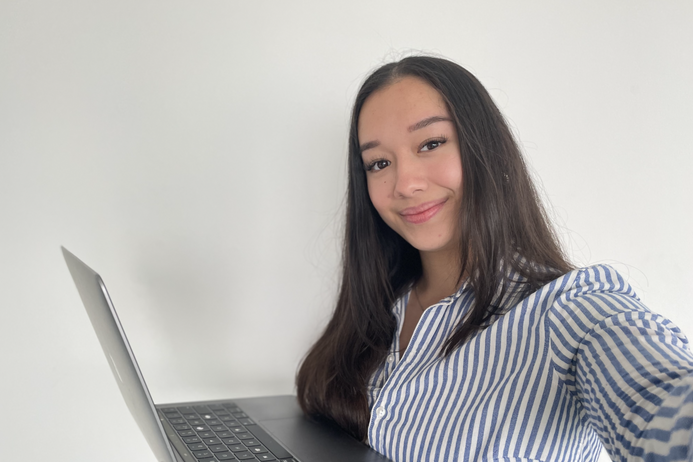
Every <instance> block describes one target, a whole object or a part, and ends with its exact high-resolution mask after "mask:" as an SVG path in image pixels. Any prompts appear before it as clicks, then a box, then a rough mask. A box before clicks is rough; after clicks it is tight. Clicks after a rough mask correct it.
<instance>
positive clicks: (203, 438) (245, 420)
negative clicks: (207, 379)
mask: <svg viewBox="0 0 693 462" xmlns="http://www.w3.org/2000/svg"><path fill="white" fill-rule="evenodd" d="M159 413H160V415H163V417H165V420H164V419H163V418H162V422H163V423H164V426H167V425H166V423H168V425H169V426H170V427H171V428H172V429H173V431H170V428H169V429H167V430H168V431H167V432H166V433H167V434H169V436H173V435H172V434H176V435H177V436H178V437H179V440H178V441H176V438H174V437H171V438H170V439H171V441H172V442H173V444H174V446H176V449H178V452H179V453H181V455H182V456H183V458H184V459H185V460H186V462H188V461H189V462H193V461H196V462H225V461H234V460H241V461H250V462H252V461H256V460H260V461H264V460H266V461H276V462H298V460H297V459H294V458H293V456H292V455H291V453H289V451H287V450H286V449H284V447H282V445H281V444H279V443H278V442H277V441H276V440H275V439H274V438H272V436H270V435H269V434H268V433H267V432H266V431H265V430H263V429H262V428H261V427H260V426H259V425H257V424H256V423H255V422H253V421H252V420H251V419H250V418H249V417H248V416H247V415H246V414H245V413H244V412H243V410H242V409H241V408H239V407H238V406H236V405H235V404H234V403H232V402H226V403H217V404H209V405H199V406H177V407H166V408H160V409H159Z"/></svg>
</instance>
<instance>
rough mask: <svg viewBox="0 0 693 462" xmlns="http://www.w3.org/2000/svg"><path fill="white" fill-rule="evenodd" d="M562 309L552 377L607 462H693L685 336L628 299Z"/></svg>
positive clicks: (620, 296) (598, 294) (691, 366)
mask: <svg viewBox="0 0 693 462" xmlns="http://www.w3.org/2000/svg"><path fill="white" fill-rule="evenodd" d="M602 289H604V288H603V287H602ZM559 305H561V306H560V307H559V308H558V309H557V310H556V311H555V313H556V316H555V318H556V319H557V322H553V323H552V329H553V330H554V331H555V334H559V331H560V335H552V336H553V337H554V338H555V339H556V340H554V342H553V344H554V350H555V351H557V352H559V354H558V355H557V356H556V357H557V358H562V359H563V360H562V361H561V359H558V360H557V361H556V364H557V370H558V372H559V375H560V376H562V379H563V380H564V382H565V385H566V386H567V388H568V390H569V391H570V392H571V393H573V394H574V397H575V399H576V401H577V403H578V408H579V409H578V411H579V412H580V414H581V418H582V419H584V420H585V421H586V423H588V424H589V425H590V427H591V428H592V429H593V430H594V431H595V432H596V433H597V434H598V435H599V437H600V439H601V441H602V443H603V444H604V447H605V448H606V449H607V451H608V452H609V454H610V455H611V457H612V459H614V460H618V461H635V460H638V461H640V460H645V461H687V460H691V456H692V455H693V450H692V449H691V448H692V447H693V446H691V435H692V428H693V355H692V354H691V351H690V350H689V349H688V341H687V339H686V337H685V335H683V333H682V332H681V331H680V330H679V329H678V328H677V327H676V326H675V325H673V323H671V322H670V321H668V320H667V319H666V318H663V317H662V316H659V315H657V314H654V313H651V312H650V311H649V310H647V309H646V308H645V307H644V306H643V305H642V304H641V303H640V302H639V300H637V298H635V297H634V296H633V294H632V293H630V294H629V293H624V292H621V293H618V292H616V293H613V292H610V291H609V290H599V291H588V293H581V294H579V295H577V296H575V297H567V298H565V299H564V300H563V301H562V303H559ZM567 320H570V322H567ZM558 338H560V339H561V343H562V344H560V345H559V344H558V343H557V339H558ZM561 362H563V363H564V364H561Z"/></svg>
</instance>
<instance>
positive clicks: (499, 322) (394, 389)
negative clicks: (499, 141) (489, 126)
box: [368, 266, 693, 462]
mask: <svg viewBox="0 0 693 462" xmlns="http://www.w3.org/2000/svg"><path fill="white" fill-rule="evenodd" d="M510 280H515V281H516V282H515V283H511V286H510V290H509V291H508V292H507V293H506V295H505V298H504V299H503V301H502V303H501V306H502V307H505V308H504V310H505V311H504V313H503V314H502V315H499V316H497V317H496V318H495V319H493V320H492V322H491V323H490V326H489V327H487V328H486V329H484V330H482V331H481V332H478V333H477V334H475V335H474V336H473V337H472V338H471V339H470V340H468V341H467V342H466V343H465V344H464V345H463V346H462V347H460V348H458V349H456V350H455V351H454V352H453V353H452V354H451V355H449V356H447V357H443V356H441V353H440V352H441V348H442V346H443V344H444V342H445V340H446V339H447V338H448V337H450V335H451V334H452V332H453V330H454V328H455V326H456V325H457V323H458V322H459V321H460V320H461V319H462V318H463V317H464V315H465V313H466V312H467V311H468V310H469V308H470V306H471V305H472V302H473V294H472V291H471V289H470V287H468V286H467V285H466V284H465V285H463V286H462V287H461V288H460V290H459V291H458V292H457V293H456V294H454V295H453V296H451V297H448V298H445V299H443V300H441V301H440V302H439V303H437V304H436V305H433V306H431V307H429V308H428V309H426V311H425V312H424V313H423V315H422V316H421V319H420V320H419V323H418V324H417V326H416V329H415V331H414V334H413V336H412V338H411V341H410V343H409V346H408V348H407V350H406V352H405V353H404V355H403V357H401V358H400V356H399V353H398V351H399V331H400V330H401V328H402V323H403V321H404V312H405V309H406V306H407V302H408V299H409V295H408V294H407V295H405V296H403V297H402V298H401V299H400V300H398V301H397V303H396V304H395V306H394V314H395V316H396V318H397V320H398V329H397V334H396V335H395V336H394V339H393V343H392V347H391V354H390V355H389V356H388V357H387V359H386V361H385V362H384V363H383V364H382V365H381V366H380V367H379V368H378V369H377V370H376V372H375V373H374V375H373V377H372V379H371V381H370V384H369V387H368V400H369V406H370V408H371V420H370V425H369V428H368V441H369V444H370V445H371V446H372V447H373V448H374V449H375V450H377V451H379V452H381V453H382V454H384V455H386V456H387V457H389V458H391V459H392V460H394V461H411V462H419V461H450V460H459V461H476V460H480V461H504V462H515V461H518V462H519V461H523V462H529V461H566V462H575V461H596V460H597V459H598V458H599V454H600V452H601V447H602V445H604V447H605V448H606V449H607V451H608V452H609V454H610V455H611V457H612V459H614V460H618V461H626V460H627V461H631V460H646V461H673V460H690V459H689V456H688V454H689V447H691V427H692V426H693V355H692V354H691V351H690V350H689V349H688V341H687V339H686V337H685V336H684V335H683V333H682V332H681V331H680V330H679V329H678V328H677V327H676V326H675V325H673V324H672V323H671V322H670V321H668V320H667V319H665V318H663V317H662V316H659V315H657V314H655V313H652V312H651V311H650V310H648V309H647V308H646V307H645V306H644V305H643V304H642V303H641V302H640V300H639V299H638V298H637V296H636V295H635V293H634V291H633V290H632V289H631V288H630V286H629V285H628V284H627V283H626V282H625V281H624V280H623V278H622V277H621V276H620V275H619V274H618V273H617V272H616V271H615V270H614V269H612V268H610V267H609V266H593V267H589V268H584V269H579V270H575V271H572V272H570V273H568V274H565V275H563V276H561V277H560V278H558V279H556V280H554V281H552V282H551V283H549V284H547V285H545V286H544V287H542V288H541V289H539V290H538V291H536V292H534V293H533V294H531V295H529V296H528V297H525V296H522V295H520V293H521V289H522V284H521V282H520V281H519V279H518V277H517V275H515V274H511V275H510Z"/></svg>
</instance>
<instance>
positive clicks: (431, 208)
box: [399, 199, 447, 225]
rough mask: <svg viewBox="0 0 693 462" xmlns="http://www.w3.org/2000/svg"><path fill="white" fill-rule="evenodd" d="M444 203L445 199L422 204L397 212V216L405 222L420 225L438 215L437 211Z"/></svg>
mask: <svg viewBox="0 0 693 462" xmlns="http://www.w3.org/2000/svg"><path fill="white" fill-rule="evenodd" d="M446 202H447V199H441V200H437V201H431V202H424V203H423V204H421V205H417V206H416V207H409V208H406V209H404V210H402V211H401V212H399V214H400V216H401V217H402V218H404V220H405V221H408V222H409V223H413V224H416V225H418V224H420V223H424V222H427V221H428V220H430V219H431V218H433V215H435V214H436V213H438V211H439V210H440V209H442V208H443V206H444V205H445V203H446Z"/></svg>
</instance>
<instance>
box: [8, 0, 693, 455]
mask: <svg viewBox="0 0 693 462" xmlns="http://www.w3.org/2000/svg"><path fill="white" fill-rule="evenodd" d="M691 24H693V3H691V2H689V1H687V0H680V1H663V2H655V1H632V0H628V1H626V0H623V1H616V0H610V1H603V0H600V1H585V2H568V3H566V2H553V1H531V2H513V1H489V0H483V1H482V0H478V1H461V0H447V1H443V0H441V1H429V2H422V1H420V0H418V1H377V0H366V1H354V0H350V1H348V2H339V3H338V2H326V1H292V2H282V1H258V0H255V1H252V2H250V1H236V0H205V1H183V0H168V1H133V0H119V1H110V2H93V1H87V0H82V1H80V0H63V1H60V2H53V1H48V0H34V1H30V0H29V1H15V0H0V217H1V218H0V219H1V220H2V221H1V224H0V237H1V239H0V256H1V257H2V265H1V266H0V281H2V283H1V285H2V289H1V290H0V342H1V343H0V355H1V356H0V360H1V361H2V362H1V364H2V366H3V377H2V380H0V396H2V398H0V400H1V401H0V402H1V403H2V408H1V409H2V412H1V414H2V417H3V418H2V419H0V422H1V423H0V440H1V441H2V442H3V444H2V447H3V453H4V455H3V458H5V457H7V460H15V459H17V460H19V459H20V457H21V459H22V460H30V459H38V458H39V457H40V458H41V460H43V459H45V458H46V456H47V454H51V459H52V460H65V461H68V460H69V461H87V460H94V457H95V456H96V455H97V454H98V460H100V461H123V460H127V461H152V460H154V458H153V456H152V455H151V453H150V452H149V450H148V448H147V447H146V443H145V442H144V440H143V438H142V437H141V436H140V435H139V433H138V431H137V428H136V426H135V425H134V423H133V422H132V420H131V418H130V416H129V414H128V412H127V410H126V408H125V406H124V405H123V403H122V401H121V400H120V397H119V395H118V390H117V388H116V386H115V385H114V382H113V380H112V377H111V376H110V371H109V369H108V367H107V365H106V362H105V360H104V358H103V356H102V353H101V351H100V348H99V346H98V343H97V341H96V338H95V336H94V334H93V332H92V330H91V326H90V325H89V323H88V320H87V317H86V315H85V313H84V310H83V308H82V306H81V304H80V300H79V298H78V295H77V292H76V290H75V288H74V286H73V285H72V282H71V279H70V277H69V274H68V272H67V269H66V267H65V264H64V263H63V261H62V258H61V255H60V252H59V246H60V245H61V244H63V245H65V246H67V247H68V248H69V249H71V250H72V251H74V252H75V253H77V254H78V255H79V256H80V257H82V258H83V259H84V260H85V261H86V262H88V263H89V264H91V265H93V266H94V267H95V268H96V269H97V270H99V271H100V272H101V274H102V276H103V277H104V279H105V281H106V282H107V284H108V285H109V287H110V289H111V292H112V295H113V298H114V301H115V304H116V306H117V307H118V309H119V312H120V314H121V319H122V321H123V323H124V325H125V327H126V329H127V331H128V334H129V337H130V339H131V342H132V344H133V347H134V349H135V351H136V352H137V354H138V359H139V361H140V365H141V367H142V368H143V370H144V372H145V375H146V377H147V379H148V381H149V384H150V387H151V391H152V393H153V395H154V398H155V400H156V401H158V402H167V401H176V400H186V399H187V400H190V399H212V398H224V397H237V396H250V395H258V394H266V393H291V392H292V391H293V376H294V373H295V369H296V366H297V363H298V361H299V359H300V358H301V356H302V355H303V353H304V352H305V350H306V348H307V347H308V346H309V345H310V344H311V342H312V341H313V340H314V339H315V338H316V335H317V333H318V331H319V330H320V328H321V326H323V325H324V323H325V321H326V319H327V318H328V316H329V314H330V310H331V306H332V302H333V300H334V298H335V289H336V284H337V279H338V262H339V254H338V249H339V245H340V244H339V237H340V232H341V231H340V223H341V216H342V212H343V210H342V203H343V197H344V184H345V182H344V176H345V153H346V131H347V125H348V122H347V119H348V113H349V108H350V104H351V100H352V98H353V95H354V94H355V92H356V90H357V88H358V85H359V83H360V82H361V80H362V79H363V78H364V76H365V75H366V74H367V73H368V71H369V70H370V69H372V68H373V67H374V66H376V65H378V64H379V63H381V62H383V61H386V60H390V59H391V58H393V57H398V56H400V54H401V53H402V52H406V51H407V50H410V49H413V50H424V51H430V52H435V53H440V54H442V55H444V56H447V57H449V58H452V59H453V60H455V61H457V62H459V63H460V64H462V65H464V66H466V67H467V68H468V69H470V70H471V71H472V72H473V73H475V74H476V75H477V76H478V77H479V78H480V80H481V81H482V82H483V83H484V84H485V85H486V86H487V87H488V88H489V90H490V91H491V93H492V95H493V96H494V98H495V99H496V100H497V102H498V103H499V105H500V107H501V108H502V110H503V111H504V113H505V114H506V115H507V116H508V118H509V120H510V121H511V123H512V125H513V127H514V128H515V130H516V131H517V134H518V137H519V139H520V141H521V143H522V145H523V147H524V149H525V152H526V154H527V156H528V159H529V162H530V163H531V165H532V167H533V169H534V171H535V172H536V174H537V176H538V177H539V178H541V185H542V188H543V190H544V192H545V194H546V197H547V198H548V201H549V202H550V204H551V205H552V211H553V212H552V213H553V214H554V216H555V218H556V220H557V223H558V225H559V227H560V230H561V234H562V236H563V237H564V239H565V241H566V242H567V244H568V246H569V249H570V253H571V255H572V256H573V257H574V258H575V260H576V261H577V262H578V263H580V264H589V263H594V262H611V263H614V264H616V266H617V267H618V268H619V269H620V270H623V271H624V273H625V275H626V276H627V277H628V278H629V279H630V281H631V282H632V284H634V286H635V287H636V288H637V290H638V292H639V293H640V295H641V297H642V298H643V299H644V300H645V301H646V302H647V304H648V305H649V306H651V308H652V309H654V310H656V311H659V312H661V313H663V314H665V315H666V316H668V317H670V318H671V319H672V320H674V321H675V322H676V323H677V324H678V325H679V326H680V327H681V328H682V329H683V330H684V331H685V332H687V333H689V334H690V335H693V316H691V315H690V314H689V313H690V306H691V301H690V294H691V288H692V286H693V284H692V283H691V281H692V280H693V270H691V265H690V261H691V259H692V258H693V248H692V246H691V236H693V221H692V219H691V212H693V206H692V205H693V204H692V201H693V199H692V198H693V186H692V183H693V160H692V158H693V156H692V155H691V154H693V139H692V136H691V128H692V127H693V116H692V115H691V110H692V109H691V108H693V85H691V82H693V59H692V57H693V28H691ZM239 326H244V327H245V328H247V330H245V331H241V330H240V327H239ZM60 422H63V423H65V424H67V427H68V428H67V429H66V428H60V427H59V423H60ZM29 430H31V432H32V434H35V433H34V432H36V431H39V432H42V436H41V437H40V438H38V439H37V438H36V437H34V436H30V433H29ZM8 449H9V454H8ZM98 451H102V452H98ZM56 454H58V456H57V458H56V456H55V455H56Z"/></svg>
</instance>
